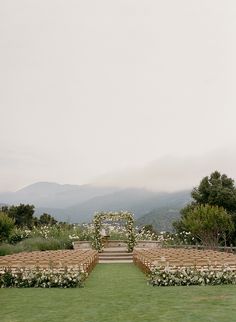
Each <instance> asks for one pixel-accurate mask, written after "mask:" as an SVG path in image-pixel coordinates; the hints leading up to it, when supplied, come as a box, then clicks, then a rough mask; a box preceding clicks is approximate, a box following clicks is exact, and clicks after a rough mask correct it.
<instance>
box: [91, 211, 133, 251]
mask: <svg viewBox="0 0 236 322" xmlns="http://www.w3.org/2000/svg"><path fill="white" fill-rule="evenodd" d="M104 220H109V221H120V220H123V221H126V225H125V228H126V231H127V236H126V238H127V246H128V252H132V251H133V248H134V245H135V234H134V217H133V215H132V214H131V213H129V212H124V211H120V212H101V213H96V214H95V216H94V219H93V224H94V237H93V243H92V245H93V247H94V248H95V249H96V250H98V251H101V250H102V247H103V245H102V236H101V227H102V221H104Z"/></svg>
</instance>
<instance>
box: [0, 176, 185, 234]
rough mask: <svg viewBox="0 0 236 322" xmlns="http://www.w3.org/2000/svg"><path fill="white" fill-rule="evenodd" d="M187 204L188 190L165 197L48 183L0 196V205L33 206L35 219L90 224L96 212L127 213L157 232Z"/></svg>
mask: <svg viewBox="0 0 236 322" xmlns="http://www.w3.org/2000/svg"><path fill="white" fill-rule="evenodd" d="M190 200H191V196H190V191H189V190H184V191H178V192H172V193H167V192H154V191H150V190H147V189H143V188H126V189H122V188H117V187H99V186H93V185H89V184H87V185H69V184H65V185H61V184H58V183H51V182H37V183H35V184H32V185H29V186H27V187H25V188H23V189H20V190H18V191H16V192H7V193H1V194H0V204H1V203H2V204H8V205H12V204H14V205H18V204H20V203H27V204H28V203H29V204H33V205H34V206H35V214H36V215H41V214H42V213H44V212H45V213H49V214H51V215H53V216H54V217H55V218H56V219H57V220H60V221H68V222H71V223H82V222H90V221H91V220H92V218H93V215H94V213H95V212H96V211H119V210H127V211H130V212H132V213H134V215H135V219H136V221H137V224H140V225H141V224H142V225H145V224H152V225H153V226H154V227H155V228H156V229H158V230H171V222H172V221H173V220H175V219H177V218H178V217H179V210H180V209H181V208H182V207H183V206H184V205H186V204H187V203H188V202H189V201H190Z"/></svg>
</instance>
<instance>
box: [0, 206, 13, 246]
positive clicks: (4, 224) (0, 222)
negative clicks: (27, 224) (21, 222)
mask: <svg viewBox="0 0 236 322" xmlns="http://www.w3.org/2000/svg"><path fill="white" fill-rule="evenodd" d="M13 228H14V220H13V219H11V218H9V217H8V215H7V214H6V213H4V212H0V242H2V241H4V240H6V239H7V238H8V237H9V235H10V233H11V231H12V229H13Z"/></svg>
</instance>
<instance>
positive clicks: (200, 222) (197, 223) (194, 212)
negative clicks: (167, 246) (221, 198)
mask: <svg viewBox="0 0 236 322" xmlns="http://www.w3.org/2000/svg"><path fill="white" fill-rule="evenodd" d="M181 223H182V227H183V228H184V229H185V230H186V231H189V232H191V234H192V235H193V236H194V237H195V238H197V239H199V240H200V241H201V242H202V244H203V245H206V246H209V247H216V246H218V245H219V242H220V241H222V240H224V241H225V239H226V236H227V234H229V233H230V232H231V231H233V229H234V225H233V222H232V219H231V216H230V215H229V214H227V212H226V211H225V210H224V208H222V207H218V206H211V205H207V204H206V205H197V206H195V207H194V208H191V207H190V208H189V209H188V211H186V212H185V214H184V216H182V220H181Z"/></svg>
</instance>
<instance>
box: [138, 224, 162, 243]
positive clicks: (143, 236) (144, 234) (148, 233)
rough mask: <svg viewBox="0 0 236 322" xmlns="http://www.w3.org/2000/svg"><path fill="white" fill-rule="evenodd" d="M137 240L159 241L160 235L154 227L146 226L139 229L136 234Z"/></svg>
mask: <svg viewBox="0 0 236 322" xmlns="http://www.w3.org/2000/svg"><path fill="white" fill-rule="evenodd" d="M136 230H137V229H136ZM135 240H158V235H157V233H156V231H155V230H154V229H153V228H152V225H146V226H144V227H142V228H141V229H138V232H137V233H136V234H135Z"/></svg>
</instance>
